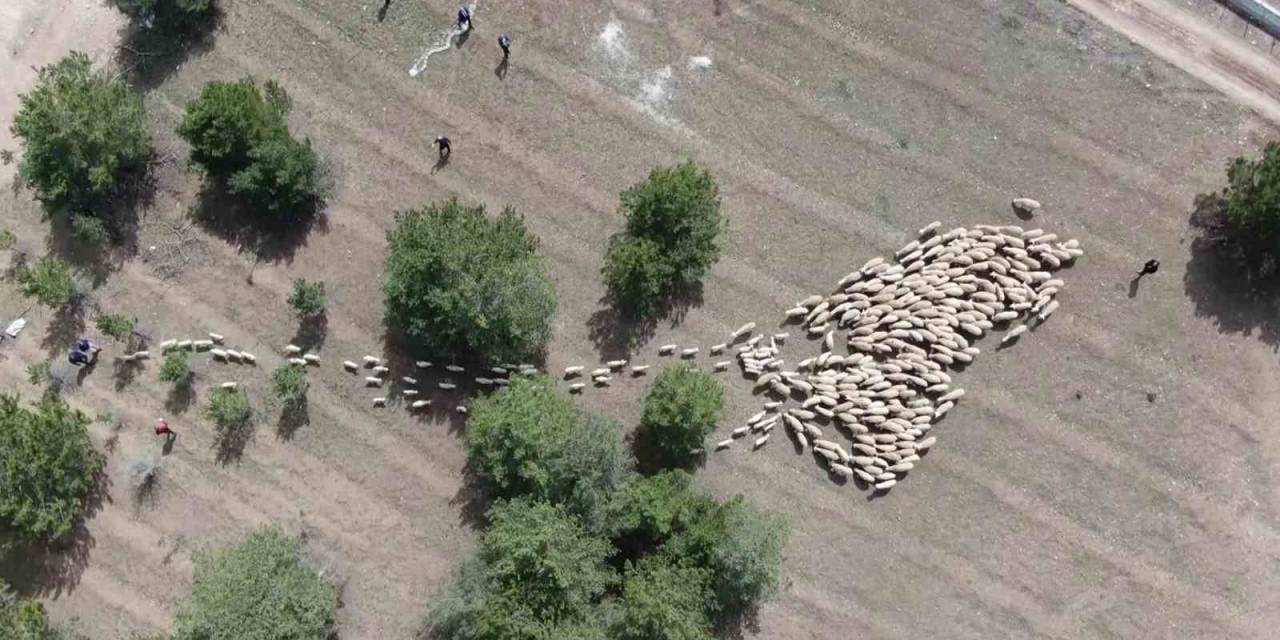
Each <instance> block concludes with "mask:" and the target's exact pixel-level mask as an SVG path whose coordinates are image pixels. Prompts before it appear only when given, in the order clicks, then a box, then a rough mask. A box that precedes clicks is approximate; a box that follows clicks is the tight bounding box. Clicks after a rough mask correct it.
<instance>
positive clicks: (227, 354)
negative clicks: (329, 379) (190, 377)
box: [126, 333, 319, 365]
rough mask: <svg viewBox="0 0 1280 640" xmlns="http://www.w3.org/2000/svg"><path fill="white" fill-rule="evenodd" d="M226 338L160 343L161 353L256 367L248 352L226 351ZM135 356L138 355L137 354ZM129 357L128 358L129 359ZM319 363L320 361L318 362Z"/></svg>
mask: <svg viewBox="0 0 1280 640" xmlns="http://www.w3.org/2000/svg"><path fill="white" fill-rule="evenodd" d="M225 341H226V338H225V337H224V336H223V335H222V334H220V333H210V334H209V337H208V339H201V340H196V339H189V340H178V339H176V338H175V339H169V340H165V341H163V342H161V343H160V352H161V353H168V352H170V351H173V350H180V351H191V352H203V351H207V352H209V355H211V356H213V358H214V359H216V360H222V361H224V362H235V363H240V364H248V365H256V364H258V357H257V356H255V355H253V354H252V353H249V352H248V351H238V350H236V349H226V348H224V347H223V343H224V342H225ZM133 355H137V354H136V353H135V354H133ZM127 357H128V356H126V358H127ZM317 362H319V361H317Z"/></svg>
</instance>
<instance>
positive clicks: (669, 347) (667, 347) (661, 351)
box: [658, 344, 679, 356]
mask: <svg viewBox="0 0 1280 640" xmlns="http://www.w3.org/2000/svg"><path fill="white" fill-rule="evenodd" d="M678 346H679V345H674V344H664V345H662V346H661V347H658V355H660V356H669V355H671V354H672V353H675V350H676V347H678Z"/></svg>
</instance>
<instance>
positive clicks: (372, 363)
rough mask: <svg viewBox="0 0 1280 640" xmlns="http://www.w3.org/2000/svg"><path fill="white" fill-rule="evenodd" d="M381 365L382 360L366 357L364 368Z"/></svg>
mask: <svg viewBox="0 0 1280 640" xmlns="http://www.w3.org/2000/svg"><path fill="white" fill-rule="evenodd" d="M299 351H301V349H299ZM380 364H382V360H381V359H380V358H375V357H373V356H365V357H364V366H366V367H376V366H378V365H380Z"/></svg>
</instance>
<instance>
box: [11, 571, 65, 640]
mask: <svg viewBox="0 0 1280 640" xmlns="http://www.w3.org/2000/svg"><path fill="white" fill-rule="evenodd" d="M0 587H7V585H5V584H4V583H3V582H0ZM0 638H12V639H13V640H61V639H62V635H61V634H59V633H58V632H56V631H54V630H53V628H52V627H50V626H49V616H48V614H46V613H45V610H44V605H42V604H40V603H39V602H38V601H36V600H27V599H25V598H24V599H21V600H14V601H12V602H3V601H0Z"/></svg>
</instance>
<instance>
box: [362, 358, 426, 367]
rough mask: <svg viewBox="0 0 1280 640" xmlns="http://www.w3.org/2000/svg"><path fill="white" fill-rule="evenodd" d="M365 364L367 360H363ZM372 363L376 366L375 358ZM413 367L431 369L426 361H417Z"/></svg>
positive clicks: (376, 360)
mask: <svg viewBox="0 0 1280 640" xmlns="http://www.w3.org/2000/svg"><path fill="white" fill-rule="evenodd" d="M365 362H368V358H366V359H365ZM373 363H374V364H378V359H377V358H374V361H373ZM413 365H414V366H415V367H417V368H419V369H430V368H431V363H430V362H427V361H426V360H419V361H417V362H415V363H413Z"/></svg>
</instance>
